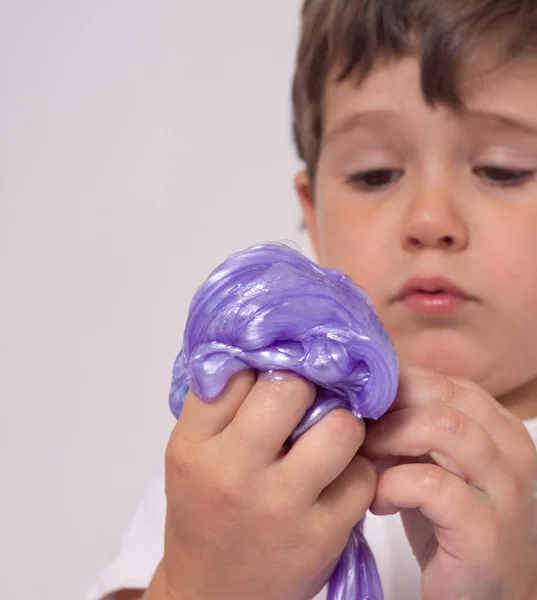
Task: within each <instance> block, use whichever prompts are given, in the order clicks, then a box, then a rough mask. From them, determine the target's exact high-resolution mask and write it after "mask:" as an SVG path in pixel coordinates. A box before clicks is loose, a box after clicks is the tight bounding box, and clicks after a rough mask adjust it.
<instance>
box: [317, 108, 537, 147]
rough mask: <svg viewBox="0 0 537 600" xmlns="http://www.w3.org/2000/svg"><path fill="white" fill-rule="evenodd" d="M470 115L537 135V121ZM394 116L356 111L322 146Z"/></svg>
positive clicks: (471, 112) (472, 112)
mask: <svg viewBox="0 0 537 600" xmlns="http://www.w3.org/2000/svg"><path fill="white" fill-rule="evenodd" d="M465 114H467V115H468V116H470V117H474V118H478V119H482V120H485V121H488V122H489V123H491V124H494V125H496V126H497V127H498V128H500V129H507V130H514V131H517V132H519V133H523V134H526V135H528V134H529V135H533V136H537V122H536V123H533V122H529V121H525V120H523V119H519V118H515V117H512V116H510V115H505V114H501V113H496V112H486V111H479V110H468V111H466V113H465ZM392 118H393V113H391V112H388V111H378V110H377V111H364V112H354V113H350V114H348V115H347V116H345V117H343V118H342V119H341V120H340V122H339V123H337V124H336V125H334V127H332V129H330V131H328V133H327V134H326V136H324V138H323V139H322V142H321V148H324V147H325V146H326V145H327V144H329V143H331V142H333V141H334V140H335V139H338V138H340V137H342V136H345V135H348V134H349V133H352V132H353V131H354V130H356V129H358V128H360V127H364V128H365V126H366V125H376V126H378V125H383V124H385V123H386V122H387V121H390V120H391V119H392Z"/></svg>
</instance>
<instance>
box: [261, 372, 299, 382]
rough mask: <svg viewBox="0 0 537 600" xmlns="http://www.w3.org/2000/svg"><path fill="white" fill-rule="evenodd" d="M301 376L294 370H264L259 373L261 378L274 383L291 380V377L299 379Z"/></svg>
mask: <svg viewBox="0 0 537 600" xmlns="http://www.w3.org/2000/svg"><path fill="white" fill-rule="evenodd" d="M298 377H299V376H298V375H297V374H296V373H293V371H277V370H271V371H263V372H262V373H260V374H259V379H264V380H266V381H270V382H274V383H283V382H284V381H290V380H291V379H297V378H298Z"/></svg>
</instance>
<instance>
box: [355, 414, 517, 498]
mask: <svg viewBox="0 0 537 600" xmlns="http://www.w3.org/2000/svg"><path fill="white" fill-rule="evenodd" d="M361 453H362V454H364V455H365V456H367V457H368V458H369V459H371V460H373V461H378V460H382V459H385V458H387V457H390V456H411V457H421V456H424V455H430V456H431V458H432V459H433V460H434V461H435V462H436V463H437V464H438V465H440V466H441V467H443V468H445V469H447V470H448V471H450V472H452V473H454V474H455V475H458V476H459V477H461V478H462V479H464V480H465V481H468V482H469V483H470V484H472V485H475V486H477V487H478V488H480V489H481V490H483V491H485V492H486V493H487V494H489V495H491V496H494V497H495V498H501V497H502V490H503V489H504V488H505V487H506V485H507V484H506V482H507V481H509V480H510V479H511V478H512V476H511V473H510V468H509V465H508V463H507V461H506V459H505V457H504V456H503V454H502V453H501V452H500V450H499V449H498V448H497V446H496V445H495V444H494V442H493V441H492V439H491V437H490V435H489V434H488V433H487V432H486V431H485V429H484V428H483V427H482V426H481V425H480V424H479V423H477V422H476V421H474V420H473V419H471V418H470V417H468V416H467V415H465V414H464V413H462V412H461V411H459V410H457V409H456V408H454V407H453V406H449V405H442V404H429V405H425V406H419V407H413V408H407V409H402V410H399V411H397V412H394V413H390V414H389V415H386V416H384V417H383V418H381V419H379V421H377V422H375V423H372V424H371V425H369V427H368V430H367V436H366V439H365V442H364V444H363V446H362V449H361Z"/></svg>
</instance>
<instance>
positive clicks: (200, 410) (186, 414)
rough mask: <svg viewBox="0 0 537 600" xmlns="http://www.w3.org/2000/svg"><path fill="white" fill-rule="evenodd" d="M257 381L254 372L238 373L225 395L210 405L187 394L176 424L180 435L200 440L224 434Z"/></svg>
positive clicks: (227, 387) (230, 382)
mask: <svg viewBox="0 0 537 600" xmlns="http://www.w3.org/2000/svg"><path fill="white" fill-rule="evenodd" d="M255 381H256V374H255V372H254V371H242V372H240V373H237V374H236V375H234V376H233V377H232V378H231V379H230V380H229V382H228V384H227V385H226V387H225V389H224V391H223V392H222V394H220V396H219V397H218V398H217V399H216V400H211V401H210V402H206V401H204V400H201V399H200V398H198V397H197V396H196V395H195V394H193V393H192V392H188V394H187V396H186V398H185V403H184V405H183V410H182V411H181V414H180V415H179V419H178V421H177V426H176V431H177V432H178V435H181V436H183V437H186V438H188V439H191V440H200V441H201V440H205V439H208V438H211V437H213V436H215V435H217V434H218V433H220V432H221V431H223V430H224V429H225V428H226V427H227V425H229V423H230V422H231V421H232V420H233V417H234V416H235V415H236V413H237V411H238V410H239V407H240V406H241V404H242V403H243V402H244V400H245V398H246V397H247V396H248V393H249V392H250V391H251V389H252V388H253V387H254V384H255Z"/></svg>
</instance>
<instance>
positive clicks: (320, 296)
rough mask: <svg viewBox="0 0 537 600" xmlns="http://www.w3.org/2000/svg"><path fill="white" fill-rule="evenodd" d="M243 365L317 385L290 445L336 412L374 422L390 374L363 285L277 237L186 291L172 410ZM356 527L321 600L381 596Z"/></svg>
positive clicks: (221, 384) (394, 368)
mask: <svg viewBox="0 0 537 600" xmlns="http://www.w3.org/2000/svg"><path fill="white" fill-rule="evenodd" d="M244 369H255V370H257V371H260V372H262V371H271V370H285V371H293V372H295V373H297V374H298V375H300V376H302V377H304V378H306V379H309V380H310V381H312V382H313V383H315V384H316V387H317V396H316V399H315V402H314V404H313V406H312V407H311V409H310V410H309V411H308V412H307V413H306V415H305V416H304V418H303V419H302V421H301V422H300V424H299V425H298V427H297V428H296V429H295V431H294V432H293V434H292V436H291V440H290V441H294V440H296V439H297V438H298V437H299V436H300V435H302V434H303V433H304V432H305V431H307V430H308V429H309V428H310V427H312V426H313V425H315V424H316V423H317V422H318V421H319V420H320V419H322V418H323V417H324V416H325V415H326V414H327V413H328V412H330V411H331V410H333V409H335V408H346V409H348V410H350V411H351V412H352V413H353V414H354V415H355V416H356V417H357V418H369V419H377V418H378V417H380V416H381V415H382V414H384V413H385V412H386V411H387V410H388V408H389V407H390V405H391V403H392V402H393V399H394V397H395V393H396V391H397V385H398V379H399V369H398V360H397V355H396V352H395V349H394V347H393V344H392V342H391V340H390V338H389V336H388V334H387V332H386V330H385V329H384V327H383V325H382V324H381V322H380V320H379V318H378V316H377V314H376V313H375V310H374V308H373V305H372V302H371V300H370V298H369V296H368V295H367V294H366V293H365V292H364V290H362V289H361V288H360V287H358V286H357V285H356V284H355V283H354V282H353V281H352V280H351V279H350V278H349V277H347V276H346V275H344V274H343V273H341V272H339V271H337V270H335V269H326V268H323V267H320V266H318V265H317V264H315V263H313V262H312V261H310V260H309V259H308V258H306V257H305V256H303V255H302V254H301V253H300V252H298V251H297V250H293V249H292V248H290V247H288V246H286V245H284V244H279V243H267V244H259V245H256V246H253V247H252V248H249V249H248V250H245V251H243V252H239V253H237V254H234V255H233V256H231V257H230V258H228V259H227V260H226V261H225V262H224V263H222V264H221V265H220V266H219V267H218V268H217V269H215V270H214V271H213V272H212V273H211V275H210V276H209V278H208V279H207V280H206V281H205V283H204V284H203V285H202V286H201V287H200V288H199V290H198V291H197V292H196V294H195V295H194V298H193V299H192V302H191V305H190V310H189V315H188V318H187V323H186V327H185V333H184V340H183V348H182V350H181V352H180V354H179V356H178V357H177V359H176V361H175V364H174V368H173V379H172V387H171V392H170V399H169V402H170V408H171V410H172V412H173V414H174V416H175V417H178V416H179V414H180V412H181V409H182V406H183V402H184V399H185V396H186V394H187V392H188V390H189V389H192V391H193V392H194V393H195V394H196V395H197V396H199V397H200V398H202V399H203V400H206V401H211V400H214V399H216V398H217V397H218V396H219V395H220V394H221V392H222V391H223V390H224V388H225V386H226V385H227V383H228V381H229V380H230V379H231V377H232V376H233V375H234V374H235V373H237V372H239V371H241V370H244ZM363 524H364V520H363V519H362V520H361V521H360V522H359V523H358V524H357V525H356V526H355V528H354V529H353V531H352V535H351V537H350V539H349V542H348V544H347V547H346V548H345V550H344V552H343V554H342V556H341V558H340V561H339V563H338V565H337V567H336V569H335V570H334V573H333V574H332V576H331V578H330V581H329V588H328V600H382V598H383V594H382V587H381V583H380V578H379V575H378V571H377V567H376V563H375V560H374V557H373V554H372V552H371V549H370V548H369V545H368V544H367V542H366V540H365V538H364V533H363Z"/></svg>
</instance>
